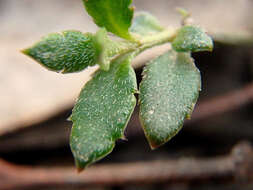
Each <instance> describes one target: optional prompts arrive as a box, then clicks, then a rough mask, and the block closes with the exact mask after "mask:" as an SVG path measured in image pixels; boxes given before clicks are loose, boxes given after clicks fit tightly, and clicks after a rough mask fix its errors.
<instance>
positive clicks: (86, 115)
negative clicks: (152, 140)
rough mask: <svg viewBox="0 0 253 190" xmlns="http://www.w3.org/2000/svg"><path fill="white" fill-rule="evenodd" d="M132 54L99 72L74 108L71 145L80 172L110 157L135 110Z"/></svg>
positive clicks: (135, 87)
mask: <svg viewBox="0 0 253 190" xmlns="http://www.w3.org/2000/svg"><path fill="white" fill-rule="evenodd" d="M131 60H132V57H131V55H128V56H127V57H121V58H118V59H117V60H116V61H114V62H113V63H112V64H111V68H110V70H109V71H102V70H99V71H98V72H96V73H95V75H94V77H93V78H92V80H91V81H89V82H88V83H87V84H86V85H85V87H84V88H83V90H82V91H81V93H80V96H79V99H78V101H77V103H76V105H75V107H74V109H73V113H72V116H71V120H72V121H73V127H72V132H71V138H70V145H71V149H72V152H73V154H74V157H75V160H76V165H77V167H78V168H79V169H83V168H85V167H86V166H87V165H89V164H91V163H93V162H96V161H97V160H99V159H101V158H103V157H104V156H106V155H107V154H109V153H110V152H111V151H112V149H113V148H114V146H115V141H116V140H117V139H119V138H124V129H125V127H126V125H127V123H128V120H129V118H130V116H131V114H132V112H133V110H134V107H135V104H136V99H135V96H134V93H135V92H136V91H137V84H136V76H135V72H134V70H133V68H132V67H131V65H130V61H131Z"/></svg>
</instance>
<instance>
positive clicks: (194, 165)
mask: <svg viewBox="0 0 253 190" xmlns="http://www.w3.org/2000/svg"><path fill="white" fill-rule="evenodd" d="M210 179H212V180H215V181H222V182H228V181H230V182H231V181H234V180H237V179H241V180H247V181H248V180H250V181H251V180H252V179H253V151H252V148H251V146H250V145H249V144H247V143H241V144H239V145H237V146H236V147H235V148H234V149H233V151H232V153H231V154H229V155H228V156H224V157H217V158H211V159H189V158H188V159H186V158H184V159H179V160H168V161H152V162H139V163H127V164H112V165H100V166H96V167H91V168H89V169H87V170H86V171H84V172H83V173H80V174H78V173H77V172H76V171H75V169H74V168H31V167H21V166H15V165H12V164H10V163H7V162H5V161H0V189H1V190H10V189H18V188H30V187H37V186H66V185H78V186H99V185H105V186H110V185H129V184H138V185H141V184H153V183H168V184H172V183H179V182H193V181H194V182H201V181H202V182H203V180H210Z"/></svg>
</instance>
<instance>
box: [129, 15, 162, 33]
mask: <svg viewBox="0 0 253 190" xmlns="http://www.w3.org/2000/svg"><path fill="white" fill-rule="evenodd" d="M163 30H164V28H163V27H162V26H161V25H160V23H159V21H158V20H157V19H156V18H155V17H154V16H153V15H151V14H150V13H147V12H139V13H137V15H136V16H135V17H134V19H133V24H132V26H131V28H130V31H131V32H133V33H136V34H139V35H152V34H155V33H158V32H162V31H163Z"/></svg>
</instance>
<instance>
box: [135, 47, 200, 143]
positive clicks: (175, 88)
mask: <svg viewBox="0 0 253 190" xmlns="http://www.w3.org/2000/svg"><path fill="white" fill-rule="evenodd" d="M200 86H201V78H200V73H199V70H198V69H197V68H196V67H195V65H194V62H193V60H192V58H191V57H190V54H189V53H177V52H175V51H172V50H171V51H169V52H167V53H165V54H163V55H161V56H160V57H158V58H156V59H154V60H153V61H151V62H150V63H149V64H148V65H147V66H146V67H145V69H144V71H143V80H142V82H141V84H140V101H139V102H140V120H141V123H142V126H143V129H144V132H145V135H146V137H147V139H148V141H149V144H150V146H151V147H152V148H156V147H158V146H160V145H162V144H164V143H166V142H167V141H169V140H170V139H171V138H172V137H173V136H175V135H176V134H177V133H178V131H179V130H180V129H181V127H182V125H183V122H184V119H185V118H189V117H190V115H191V113H192V110H193V108H194V105H195V103H196V101H197V98H198V95H199V91H200Z"/></svg>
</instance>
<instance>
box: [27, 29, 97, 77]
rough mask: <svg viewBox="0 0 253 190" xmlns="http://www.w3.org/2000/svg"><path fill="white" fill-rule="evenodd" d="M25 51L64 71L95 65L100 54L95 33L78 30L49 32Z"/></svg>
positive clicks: (47, 65)
mask: <svg viewBox="0 0 253 190" xmlns="http://www.w3.org/2000/svg"><path fill="white" fill-rule="evenodd" d="M23 53H25V54H26V55H28V56H30V57H32V58H33V59H35V60H36V61H38V62H39V63H40V64H41V65H43V66H45V67H46V68H48V69H49V70H52V71H56V72H63V73H71V72H77V71H81V70H83V69H85V68H86V67H88V66H92V65H95V64H96V59H97V56H98V55H97V51H96V47H95V43H94V37H93V35H92V34H89V33H87V34H83V33H81V32H78V31H65V32H62V33H61V34H58V33H55V34H49V35H48V36H46V37H44V38H42V40H41V41H40V42H38V43H36V44H35V45H34V46H32V47H31V48H28V49H25V50H23Z"/></svg>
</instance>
